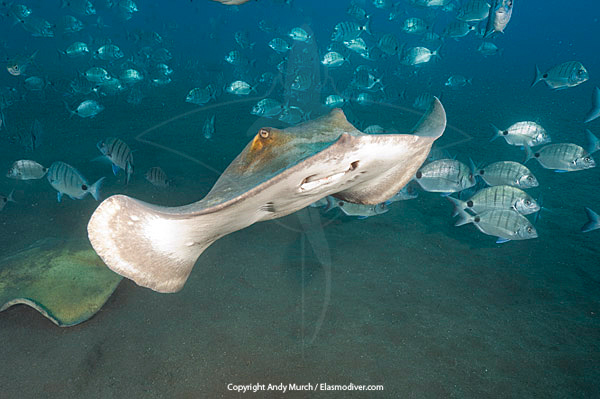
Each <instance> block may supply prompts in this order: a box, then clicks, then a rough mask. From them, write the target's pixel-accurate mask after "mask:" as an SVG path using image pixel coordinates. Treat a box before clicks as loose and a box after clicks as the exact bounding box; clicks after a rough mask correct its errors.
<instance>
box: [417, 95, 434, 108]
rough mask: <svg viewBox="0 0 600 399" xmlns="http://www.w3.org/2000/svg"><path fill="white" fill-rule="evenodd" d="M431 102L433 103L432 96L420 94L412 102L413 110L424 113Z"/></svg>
mask: <svg viewBox="0 0 600 399" xmlns="http://www.w3.org/2000/svg"><path fill="white" fill-rule="evenodd" d="M431 101H433V95H432V94H429V93H421V94H419V95H418V96H417V97H416V98H415V101H414V102H413V108H416V109H418V110H421V111H425V110H427V108H428V107H429V104H431Z"/></svg>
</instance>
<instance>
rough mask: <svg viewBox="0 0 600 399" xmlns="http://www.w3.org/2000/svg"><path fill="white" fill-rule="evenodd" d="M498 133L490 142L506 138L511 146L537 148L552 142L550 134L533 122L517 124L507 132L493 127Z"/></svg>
mask: <svg viewBox="0 0 600 399" xmlns="http://www.w3.org/2000/svg"><path fill="white" fill-rule="evenodd" d="M492 129H494V131H495V132H496V134H494V136H492V138H491V139H490V141H494V140H495V139H497V138H498V137H504V140H506V142H507V143H508V144H510V145H516V146H529V147H535V146H536V145H541V144H546V143H549V142H550V141H551V139H550V136H549V135H548V132H546V129H544V128H543V127H542V126H540V125H539V124H538V123H535V122H531V121H523V122H517V123H515V124H513V125H511V126H509V127H508V129H506V130H500V129H498V128H497V127H496V126H494V125H492Z"/></svg>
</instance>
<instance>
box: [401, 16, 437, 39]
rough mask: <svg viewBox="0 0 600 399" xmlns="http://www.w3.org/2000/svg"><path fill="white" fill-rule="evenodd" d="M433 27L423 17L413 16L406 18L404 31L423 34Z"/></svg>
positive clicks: (403, 25)
mask: <svg viewBox="0 0 600 399" xmlns="http://www.w3.org/2000/svg"><path fill="white" fill-rule="evenodd" d="M430 28H431V27H430V26H429V25H428V24H427V22H425V21H423V20H422V19H421V18H416V17H411V18H407V19H406V20H404V23H403V24H402V31H403V32H405V33H409V34H411V35H422V34H424V33H425V32H427V31H428V30H429V29H430Z"/></svg>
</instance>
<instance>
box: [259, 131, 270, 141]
mask: <svg viewBox="0 0 600 399" xmlns="http://www.w3.org/2000/svg"><path fill="white" fill-rule="evenodd" d="M258 134H259V135H260V137H262V138H263V139H267V138H269V135H270V134H269V131H268V130H267V129H260V130H259V131H258Z"/></svg>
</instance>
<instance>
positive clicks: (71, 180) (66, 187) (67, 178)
mask: <svg viewBox="0 0 600 399" xmlns="http://www.w3.org/2000/svg"><path fill="white" fill-rule="evenodd" d="M46 176H47V178H48V181H49V182H50V185H51V186H52V187H53V188H54V189H55V190H56V191H58V193H57V200H58V202H60V201H61V199H62V196H63V194H66V195H68V196H69V197H70V198H72V199H82V198H83V197H85V196H86V194H91V196H92V197H94V199H95V200H96V201H100V187H101V186H102V183H103V182H104V179H105V177H101V178H100V179H98V181H96V182H95V183H94V184H92V185H91V186H90V185H89V184H88V182H87V180H86V178H85V177H83V175H82V174H81V172H79V171H78V170H77V169H75V168H74V167H72V166H71V165H69V164H66V163H64V162H60V161H56V162H53V163H52V165H50V168H49V169H48V174H47V175H46Z"/></svg>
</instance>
